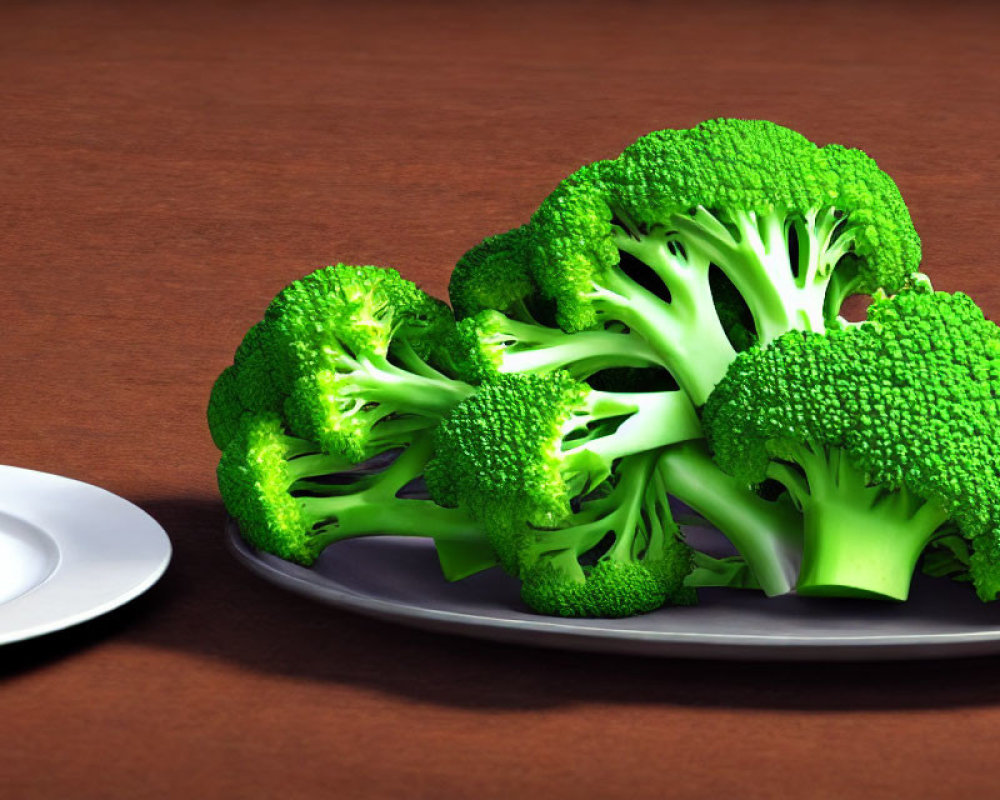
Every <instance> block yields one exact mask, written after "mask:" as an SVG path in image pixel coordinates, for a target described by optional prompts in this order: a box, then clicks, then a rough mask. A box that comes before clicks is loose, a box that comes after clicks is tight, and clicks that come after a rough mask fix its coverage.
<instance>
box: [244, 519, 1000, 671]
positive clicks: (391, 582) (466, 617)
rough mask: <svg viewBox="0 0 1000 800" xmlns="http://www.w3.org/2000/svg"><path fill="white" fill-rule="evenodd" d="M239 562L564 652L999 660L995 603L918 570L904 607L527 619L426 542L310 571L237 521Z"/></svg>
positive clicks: (446, 626)
mask: <svg viewBox="0 0 1000 800" xmlns="http://www.w3.org/2000/svg"><path fill="white" fill-rule="evenodd" d="M227 535H228V538H229V543H230V545H231V546H232V548H233V550H234V552H235V553H236V556H237V557H238V558H239V560H240V561H242V562H243V563H244V564H245V565H247V566H248V567H250V569H252V570H253V571H254V572H256V573H257V574H258V575H260V576H262V577H263V578H265V579H267V580H269V581H271V582H273V583H276V584H278V585H279V586H283V587H284V588H286V589H290V590H291V591H294V592H297V593H298V594H302V595H305V596H306V597H310V598H312V599H313V600H317V601H319V602H321V603H326V604H329V605H332V606H336V607H338V608H343V609H347V610H350V611H355V612H358V613H361V614H366V615H368V616H372V617H378V618H380V619H385V620H391V621H393V622H399V623H403V624H405V625H412V626H414V627H417V628H425V629H428V630H435V631H440V632H444V633H457V634H462V635H466V636H476V637H480V638H485V639H496V640H499V641H506V642H516V643H519V644H526V645H540V646H544V647H556V648H560V649H572V650H593V651H602V652H609V653H627V654H636V655H649V656H667V657H691V658H712V659H739V660H749V659H754V660H799V661H871V660H883V659H922V658H951V657H956V656H971V655H983V654H987V653H1000V601H998V602H996V603H981V602H980V601H979V600H978V599H976V595H975V593H974V592H973V591H972V590H971V589H970V588H969V586H968V585H966V584H959V583H954V582H952V581H948V580H942V579H931V578H927V577H925V576H921V575H918V576H917V578H916V580H915V581H914V587H913V591H912V592H911V595H910V599H909V600H908V601H907V602H906V603H889V602H882V601H877V600H854V599H824V598H815V597H794V596H787V597H776V598H772V599H767V598H765V597H764V596H763V595H762V594H761V593H760V592H751V591H745V590H734V589H712V590H703V591H701V592H699V604H698V605H697V606H693V607H691V608H664V609H660V610H659V611H655V612H653V613H652V614H644V615H641V616H637V617H630V618H628V619H560V618H557V617H544V616H540V615H538V614H534V613H532V612H531V611H530V610H529V609H528V608H527V607H525V605H524V604H523V603H522V602H521V599H520V597H519V586H518V583H517V581H516V580H514V579H513V578H511V577H510V576H508V575H505V574H503V573H502V572H500V570H497V569H493V570H488V571H486V572H483V573H480V574H479V575H474V576H473V577H471V578H467V579H465V580H463V581H459V582H457V583H448V582H446V581H445V580H444V578H443V577H442V576H441V570H440V568H439V567H438V563H437V557H436V555H435V552H434V545H433V544H432V543H431V542H430V541H429V540H427V539H407V538H397V537H391V536H385V537H371V538H366V539H354V540H348V541H345V542H340V543H338V544H335V545H333V546H331V547H328V548H327V549H326V550H325V551H324V552H323V554H322V555H321V556H320V558H319V560H318V561H317V562H316V564H315V565H314V566H313V567H312V568H309V569H307V568H305V567H300V566H298V565H296V564H292V563H289V562H287V561H282V560H281V559H280V558H277V557H275V556H272V555H268V554H267V553H260V552H258V551H257V550H254V549H253V548H252V547H250V546H249V545H247V544H246V542H244V541H243V539H242V538H241V537H240V535H239V530H238V528H237V526H236V525H235V524H234V523H230V525H229V528H228V531H227Z"/></svg>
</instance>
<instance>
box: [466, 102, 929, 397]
mask: <svg viewBox="0 0 1000 800" xmlns="http://www.w3.org/2000/svg"><path fill="white" fill-rule="evenodd" d="M507 237H510V238H512V239H513V244H511V245H510V246H507V238H504V237H495V238H494V239H493V240H489V241H488V242H486V243H484V244H483V245H480V248H479V249H478V250H474V251H473V252H474V253H475V254H476V255H475V256H473V257H469V258H467V259H465V260H463V262H461V263H462V268H461V269H460V270H458V271H457V272H458V274H459V275H460V278H459V279H455V280H453V281H452V286H451V297H452V302H453V305H454V306H455V307H456V308H457V309H461V316H466V315H470V314H474V313H476V312H477V311H478V310H480V309H481V308H482V307H490V308H494V309H496V310H499V311H502V312H505V313H508V314H509V315H514V316H517V315H518V313H519V312H520V309H522V308H523V307H524V306H525V295H526V293H527V292H529V291H530V287H531V286H532V285H534V286H536V287H537V290H536V292H535V294H534V295H528V296H530V297H541V298H549V299H550V300H551V301H552V302H554V304H555V320H556V321H557V322H558V324H559V326H560V327H562V328H563V329H564V330H566V331H568V332H574V331H583V330H591V329H601V328H607V327H608V326H609V325H616V324H618V325H624V326H625V327H627V328H628V329H629V331H631V332H633V333H635V334H638V335H639V336H641V337H642V338H643V339H645V340H646V342H647V343H648V345H649V347H650V348H651V349H652V350H653V351H655V352H656V353H657V355H658V356H659V357H660V360H661V361H662V363H663V364H664V366H665V367H666V368H667V369H668V370H670V372H671V373H672V375H673V377H674V379H675V380H676V381H677V383H678V384H679V385H680V386H681V388H682V389H684V390H685V391H687V392H688V394H689V395H690V397H691V398H692V400H693V401H694V402H695V403H696V404H697V405H701V404H702V403H703V402H704V401H705V399H706V398H707V396H708V395H709V393H710V392H711V390H712V388H713V387H714V386H715V384H716V383H717V382H718V381H719V380H720V379H721V378H722V376H723V375H724V374H725V371H726V368H727V367H728V365H729V364H730V362H731V361H732V359H733V357H734V356H735V352H736V350H737V349H742V348H743V347H745V346H746V344H747V337H748V336H749V338H750V339H752V340H759V341H761V342H763V343H767V342H768V341H770V340H771V339H773V338H775V337H777V336H779V335H781V334H782V333H784V332H786V331H789V330H806V331H822V330H824V329H825V328H826V326H827V325H828V324H829V323H830V322H831V321H833V320H835V319H836V318H837V316H838V314H839V311H840V308H841V305H842V302H843V300H844V299H845V298H846V297H847V296H849V295H850V294H855V293H869V292H872V291H874V290H875V289H878V288H884V289H886V290H887V291H896V290H898V289H900V288H902V287H904V286H905V285H907V283H908V281H910V280H911V275H912V274H913V273H915V272H916V270H917V268H918V265H919V262H920V242H919V238H918V237H917V234H916V232H915V231H914V229H913V225H912V223H911V221H910V217H909V214H908V212H907V209H906V206H905V204H904V203H903V200H902V198H901V197H900V194H899V191H898V189H897V188H896V186H895V184H894V183H893V181H892V179H891V178H889V176H888V175H886V174H885V173H884V172H882V171H881V170H880V169H879V168H878V167H877V166H876V164H875V162H874V161H872V160H871V159H870V158H868V157H867V156H866V155H865V154H864V153H862V152H860V151H858V150H849V149H846V148H843V147H840V146H838V145H827V146H826V147H817V146H816V145H814V144H813V143H812V142H810V141H808V140H807V139H806V138H805V137H803V136H801V135H800V134H798V133H795V132H794V131H791V130H789V129H787V128H783V127H781V126H780V125H776V124H774V123H771V122H764V121H757V120H734V119H728V120H727V119H720V120H711V121H709V122H705V123H703V124H701V125H698V126H697V127H695V128H692V129H690V130H666V131H657V132H655V133H651V134H649V135H647V136H644V137H642V138H641V139H639V140H638V141H637V142H635V143H634V144H633V145H631V146H630V147H628V148H627V149H626V150H625V151H624V152H623V153H622V154H621V155H620V156H619V157H618V158H616V159H613V160H610V161H600V162H597V163H595V164H591V165H588V166H586V167H583V168H582V169H580V170H579V171H577V172H576V173H574V174H573V175H571V176H570V177H568V178H567V179H566V180H564V181H563V182H562V183H561V184H560V185H559V186H558V187H557V189H556V190H555V191H554V192H553V193H552V194H551V195H550V196H549V197H548V198H546V199H545V201H544V202H543V203H542V205H541V207H540V208H539V209H538V211H537V212H536V213H535V214H534V216H533V217H532V219H531V221H530V223H528V224H527V225H526V226H523V228H521V229H518V232H517V233H516V235H513V234H508V235H507ZM498 239H499V242H500V243H501V244H502V245H503V246H500V244H497V242H498ZM482 252H485V253H491V254H493V253H495V258H494V260H492V261H489V267H488V268H487V267H486V266H485V264H486V260H484V258H483V256H482V255H481V253H482ZM487 260H488V259H487ZM497 261H499V263H500V264H502V265H503V270H504V271H505V274H507V275H509V276H511V277H510V280H511V281H512V283H513V284H514V285H515V286H516V287H517V290H516V291H514V292H513V294H514V295H516V296H518V300H517V302H516V303H515V302H512V301H511V299H510V297H507V296H500V294H499V292H501V291H502V290H500V289H494V290H493V292H492V293H491V292H489V291H485V290H482V289H481V288H480V287H484V286H485V287H489V286H491V285H496V284H498V283H500V282H501V280H502V278H501V277H498V273H500V272H501V270H500V268H499V267H498V266H497ZM480 273H481V274H480ZM525 276H528V277H530V281H529V280H527V278H526V277H525ZM472 287H476V289H475V290H473V288H472ZM720 287H725V288H720ZM734 292H735V293H736V294H737V295H738V298H739V302H738V303H736V304H735V305H734V304H733V302H732V298H731V297H729V298H727V297H725V295H726V294H730V295H731V294H732V293H734ZM720 305H721V306H725V308H724V309H723V311H722V314H721V317H722V318H721V319H720V309H719V306H720ZM734 308H736V309H739V310H743V309H745V311H746V313H745V314H744V315H743V316H742V317H741V318H740V319H738V320H737V321H738V322H739V325H736V321H734V320H732V319H731V317H732V311H733V309H734ZM532 319H533V320H535V321H539V320H538V319H537V317H532ZM734 338H735V339H736V341H735V346H734V341H733V339H734Z"/></svg>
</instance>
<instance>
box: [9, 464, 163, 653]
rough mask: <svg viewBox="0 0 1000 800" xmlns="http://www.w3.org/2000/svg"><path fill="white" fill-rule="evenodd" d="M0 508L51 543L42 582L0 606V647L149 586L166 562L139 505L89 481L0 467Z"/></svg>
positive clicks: (78, 619)
mask: <svg viewBox="0 0 1000 800" xmlns="http://www.w3.org/2000/svg"><path fill="white" fill-rule="evenodd" d="M0 512H3V513H4V514H7V515H9V516H11V517H14V518H16V519H18V520H20V521H21V522H23V523H25V524H26V525H28V526H30V527H32V528H35V529H36V530H38V531H40V532H41V533H42V534H44V535H45V536H47V537H48V538H49V539H51V540H52V542H53V543H54V544H55V546H56V548H57V551H58V560H57V563H56V564H55V566H54V568H53V569H52V571H51V572H50V573H49V574H48V576H47V577H45V578H44V580H42V581H41V582H40V583H38V584H37V585H35V586H34V587H32V588H30V589H28V590H27V591H26V592H24V593H23V594H21V595H19V596H17V597H14V598H13V599H11V600H8V601H7V602H5V603H2V604H0V645H3V644H11V643H14V642H19V641H24V640H27V639H33V638H35V637H38V636H42V635H45V634H48V633H53V632H55V631H59V630H63V629H65V628H68V627H71V626H73V625H78V624H80V623H82V622H86V621H88V620H91V619H94V618H96V617H99V616H102V615H104V614H107V613H108V612H110V611H113V610H114V609H116V608H119V607H121V606H123V605H124V604H126V603H128V602H129V601H130V600H133V599H135V598H136V597H138V596H139V595H141V594H142V593H143V592H145V591H147V590H148V589H149V588H150V587H152V586H153V585H154V584H155V583H156V582H157V581H158V580H159V579H160V577H161V576H162V575H163V573H164V571H165V570H166V568H167V565H168V564H169V563H170V559H171V556H172V546H171V544H170V538H169V537H168V536H167V533H166V531H164V529H163V528H162V527H161V526H160V524H159V523H158V522H156V520H154V519H153V518H152V517H151V516H150V515H149V514H147V513H146V512H145V511H143V510H142V509H141V508H139V507H138V506H136V505H135V504H133V503H130V502H129V501H128V500H125V499H124V498H122V497H119V496H118V495H116V494H113V493H112V492H109V491H107V490H106V489H102V488H100V487H99V486H94V485H93V484H89V483H84V482H83V481H79V480H75V479H73V478H67V477H65V476H62V475H55V474H53V473H49V472H40V471H37V470H33V469H27V468H24V467H15V466H10V465H0Z"/></svg>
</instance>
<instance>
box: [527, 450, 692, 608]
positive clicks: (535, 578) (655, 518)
mask: <svg viewBox="0 0 1000 800" xmlns="http://www.w3.org/2000/svg"><path fill="white" fill-rule="evenodd" d="M656 459H657V453H656V451H649V452H645V453H639V454H637V455H633V456H629V457H627V458H624V459H622V461H621V463H620V465H619V467H618V469H617V479H616V482H615V484H614V486H613V488H612V489H611V490H610V491H609V492H608V493H606V494H602V495H601V496H599V497H596V498H594V499H590V500H588V501H586V502H584V503H583V504H582V506H581V508H580V510H579V511H577V512H576V513H574V514H573V515H572V517H571V519H570V520H569V521H568V522H567V524H566V526H565V527H562V528H559V529H555V530H531V531H527V532H524V533H523V535H522V538H521V543H520V558H521V564H522V574H523V576H524V578H523V580H524V583H523V586H522V589H521V597H522V598H523V599H524V601H525V602H526V603H527V604H528V605H529V606H531V608H533V609H534V610H536V611H539V612H541V613H543V614H554V615H560V616H588V617H595V616H596V617H622V616H629V615H632V614H640V613H644V612H647V611H653V610H654V609H657V608H660V607H661V606H663V605H664V604H665V603H670V604H671V605H690V604H692V603H693V602H694V601H695V594H694V590H693V589H691V588H689V587H687V586H686V585H685V583H684V581H685V578H686V576H687V575H688V574H689V573H690V572H691V569H692V553H691V550H690V548H688V547H687V545H685V544H684V543H683V541H682V540H681V537H680V534H679V531H678V529H677V526H676V524H675V523H674V521H673V519H672V518H671V516H670V509H669V506H668V504H667V497H666V495H665V494H664V493H663V492H662V491H661V489H662V487H661V486H658V485H657V483H658V478H657V476H656ZM609 535H610V536H611V537H613V541H612V543H611V544H610V546H608V547H607V548H606V550H604V552H603V553H602V552H600V546H601V545H602V543H603V542H605V541H606V539H607V538H608V536H609ZM588 556H589V557H590V558H588Z"/></svg>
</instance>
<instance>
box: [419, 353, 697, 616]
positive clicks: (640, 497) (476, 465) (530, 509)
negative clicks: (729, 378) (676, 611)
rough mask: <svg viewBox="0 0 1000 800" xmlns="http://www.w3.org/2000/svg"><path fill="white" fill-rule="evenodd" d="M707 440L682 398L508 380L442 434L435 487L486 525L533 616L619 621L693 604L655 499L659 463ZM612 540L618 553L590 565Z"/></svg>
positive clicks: (468, 406) (463, 409)
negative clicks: (663, 454)
mask: <svg viewBox="0 0 1000 800" xmlns="http://www.w3.org/2000/svg"><path fill="white" fill-rule="evenodd" d="M700 435H701V433H700V427H699V424H698V418H697V416H696V414H695V412H694V408H693V406H692V405H691V403H690V401H689V400H688V399H687V397H686V396H685V395H684V393H683V392H679V391H673V392H653V393H634V394H630V393H614V392H598V391H595V390H592V389H590V388H589V387H587V386H586V385H585V384H582V383H579V382H577V381H575V380H573V379H572V378H571V376H569V375H568V374H567V373H565V372H552V373H547V374H544V375H520V374H515V375H501V376H498V377H496V378H495V379H494V380H493V381H490V382H488V383H485V384H483V385H482V386H480V387H479V390H478V391H477V393H476V394H475V395H473V396H472V397H470V398H469V399H468V400H466V401H464V402H463V403H461V404H460V405H458V406H457V407H456V408H455V410H454V411H453V412H452V413H451V414H450V415H449V416H448V417H446V418H445V419H444V420H443V421H442V422H441V424H440V425H439V426H438V428H437V429H436V430H435V433H434V442H435V446H434V450H435V455H434V458H433V459H432V460H431V462H430V463H429V464H428V466H427V471H426V474H425V478H426V481H427V487H428V490H429V491H430V494H431V497H433V498H434V499H435V500H436V501H438V502H439V503H441V504H442V505H445V506H450V507H459V508H464V509H467V510H468V511H469V512H470V514H471V515H472V516H473V517H474V518H475V519H477V520H479V521H481V522H482V524H483V525H484V527H485V529H486V534H487V536H488V537H489V540H490V542H491V543H492V545H493V547H494V550H495V551H496V554H497V557H498V559H499V560H500V563H501V564H502V565H503V566H504V568H505V569H506V570H507V571H508V572H510V573H512V574H513V575H515V576H517V577H519V578H521V579H522V581H523V585H524V597H525V600H526V602H528V603H529V605H531V606H532V607H534V608H536V609H537V610H540V611H544V612H546V613H558V614H572V615H586V616H593V615H597V616H621V615H623V614H626V613H639V612H640V611H648V610H651V609H652V608H655V607H658V606H659V605H662V604H663V603H664V602H665V601H666V600H667V599H668V598H672V599H673V601H674V602H682V598H687V599H686V600H683V602H687V601H689V600H690V598H691V593H690V591H689V590H687V589H684V588H683V587H682V585H681V580H682V579H683V577H684V575H686V574H687V573H688V572H690V558H689V556H688V551H687V550H686V548H684V547H683V546H682V545H681V544H680V543H679V539H677V537H676V527H675V526H674V525H673V522H672V520H669V511H668V509H666V505H665V503H666V496H665V495H663V494H662V493H658V492H656V491H655V490H654V489H653V488H651V487H652V486H653V482H652V477H653V476H654V475H655V463H656V459H655V453H656V451H657V450H658V449H659V448H661V447H663V446H664V445H667V444H671V443H673V442H678V441H684V440H687V439H691V438H696V437H699V436H700ZM654 511H655V512H656V513H655V514H654V513H653V512H654ZM608 534H613V535H614V536H615V543H614V544H613V545H611V546H610V547H609V548H608V549H607V550H606V552H603V553H602V554H601V558H600V559H599V560H597V561H595V562H594V563H592V564H584V563H582V562H581V561H580V559H581V558H583V557H585V556H587V554H591V555H593V551H594V550H595V548H598V546H599V545H600V544H601V542H602V540H604V539H605V537H606V536H607V535H608ZM681 555H683V566H678V565H677V563H676V559H678V558H680V557H681Z"/></svg>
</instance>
